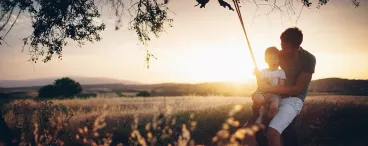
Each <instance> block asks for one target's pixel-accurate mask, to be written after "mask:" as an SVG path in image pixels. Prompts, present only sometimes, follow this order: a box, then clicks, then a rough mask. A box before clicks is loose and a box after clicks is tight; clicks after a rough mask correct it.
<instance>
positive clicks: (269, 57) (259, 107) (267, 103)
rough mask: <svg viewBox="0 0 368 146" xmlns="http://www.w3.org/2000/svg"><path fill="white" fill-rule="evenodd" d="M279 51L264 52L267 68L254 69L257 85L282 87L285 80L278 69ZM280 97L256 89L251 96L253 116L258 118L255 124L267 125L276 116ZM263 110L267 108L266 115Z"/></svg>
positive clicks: (269, 49)
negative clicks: (264, 84)
mask: <svg viewBox="0 0 368 146" xmlns="http://www.w3.org/2000/svg"><path fill="white" fill-rule="evenodd" d="M279 52H280V51H279V50H278V49H277V48H276V47H269V48H267V49H266V51H265V61H266V63H267V64H268V68H266V69H263V70H261V71H258V70H257V69H255V72H254V74H255V76H256V78H257V83H260V82H264V83H266V84H269V85H270V86H277V85H284V81H285V79H286V75H285V72H284V71H283V70H282V69H279ZM280 99H281V97H280V96H279V95H276V94H273V93H263V92H261V91H259V90H258V89H257V91H255V92H254V93H253V94H252V100H253V116H254V117H258V119H257V120H256V121H255V123H259V124H261V123H263V124H265V125H268V124H269V122H270V121H271V120H272V118H273V117H274V116H275V115H276V112H277V109H278V106H279V101H280ZM264 108H269V110H268V113H264V112H263V111H264Z"/></svg>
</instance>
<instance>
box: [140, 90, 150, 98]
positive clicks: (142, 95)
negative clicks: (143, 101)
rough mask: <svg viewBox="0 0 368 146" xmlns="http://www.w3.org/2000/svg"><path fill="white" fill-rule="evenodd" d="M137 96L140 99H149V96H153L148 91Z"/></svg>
mask: <svg viewBox="0 0 368 146" xmlns="http://www.w3.org/2000/svg"><path fill="white" fill-rule="evenodd" d="M137 96H139V97H149V96H151V94H150V93H149V92H148V91H140V92H139V93H137Z"/></svg>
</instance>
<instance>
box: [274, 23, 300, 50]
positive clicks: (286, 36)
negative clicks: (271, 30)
mask: <svg viewBox="0 0 368 146" xmlns="http://www.w3.org/2000/svg"><path fill="white" fill-rule="evenodd" d="M280 39H281V48H282V51H283V52H285V53H290V52H294V51H295V50H298V49H299V47H300V44H302V42H303V33H302V31H301V30H300V29H299V28H297V27H292V28H288V29H286V30H285V31H284V32H283V33H282V34H281V36H280Z"/></svg>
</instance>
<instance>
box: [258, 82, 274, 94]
mask: <svg viewBox="0 0 368 146" xmlns="http://www.w3.org/2000/svg"><path fill="white" fill-rule="evenodd" d="M271 88H272V87H271V86H270V85H269V84H267V83H265V82H259V83H258V89H259V90H261V91H262V92H269V91H270V89H271Z"/></svg>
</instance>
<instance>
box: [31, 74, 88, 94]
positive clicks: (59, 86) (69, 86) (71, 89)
mask: <svg viewBox="0 0 368 146" xmlns="http://www.w3.org/2000/svg"><path fill="white" fill-rule="evenodd" d="M81 91H82V86H81V85H80V84H79V83H78V82H76V81H74V80H72V79H70V78H61V79H57V80H55V82H54V84H52V85H46V86H44V87H42V88H40V90H39V91H38V96H39V97H72V96H74V95H76V94H78V93H80V92H81Z"/></svg>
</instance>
